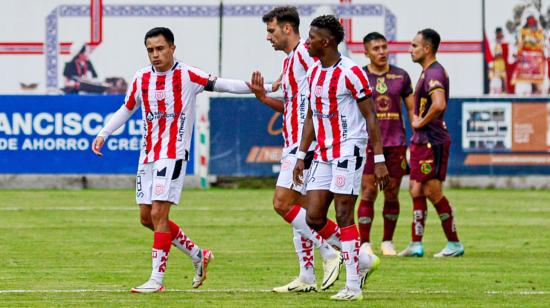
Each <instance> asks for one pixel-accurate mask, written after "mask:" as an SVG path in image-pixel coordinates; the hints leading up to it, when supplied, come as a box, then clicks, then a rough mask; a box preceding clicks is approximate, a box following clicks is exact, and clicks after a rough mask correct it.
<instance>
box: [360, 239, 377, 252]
mask: <svg viewBox="0 0 550 308" xmlns="http://www.w3.org/2000/svg"><path fill="white" fill-rule="evenodd" d="M361 249H362V250H365V251H366V253H368V254H369V255H373V254H374V251H372V245H371V244H370V243H369V242H364V243H363V244H361Z"/></svg>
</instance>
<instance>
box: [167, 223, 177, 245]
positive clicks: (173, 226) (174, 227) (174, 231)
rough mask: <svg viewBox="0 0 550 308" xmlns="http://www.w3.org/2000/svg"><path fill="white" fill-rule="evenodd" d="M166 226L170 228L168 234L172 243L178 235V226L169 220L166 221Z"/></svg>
mask: <svg viewBox="0 0 550 308" xmlns="http://www.w3.org/2000/svg"><path fill="white" fill-rule="evenodd" d="M168 225H169V226H170V234H171V236H172V238H171V240H172V241H173V240H174V239H175V238H177V237H178V235H179V233H180V226H178V225H177V224H176V223H175V222H173V221H171V220H169V221H168Z"/></svg>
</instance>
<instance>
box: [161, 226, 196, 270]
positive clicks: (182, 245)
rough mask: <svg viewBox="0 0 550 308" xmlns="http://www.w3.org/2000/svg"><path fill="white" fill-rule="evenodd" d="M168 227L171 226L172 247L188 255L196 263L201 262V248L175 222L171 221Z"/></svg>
mask: <svg viewBox="0 0 550 308" xmlns="http://www.w3.org/2000/svg"><path fill="white" fill-rule="evenodd" d="M168 225H169V226H170V234H171V239H172V245H174V246H176V247H177V248H178V249H179V250H181V251H183V252H184V253H185V254H186V255H188V256H189V257H190V258H191V260H192V261H193V262H194V263H197V262H199V261H200V260H201V253H200V252H201V249H200V247H199V246H197V245H196V244H195V243H194V242H193V241H192V240H191V239H190V238H189V237H187V235H185V233H183V230H182V229H181V228H180V227H179V226H178V225H177V224H176V223H175V222H173V221H171V220H169V221H168Z"/></svg>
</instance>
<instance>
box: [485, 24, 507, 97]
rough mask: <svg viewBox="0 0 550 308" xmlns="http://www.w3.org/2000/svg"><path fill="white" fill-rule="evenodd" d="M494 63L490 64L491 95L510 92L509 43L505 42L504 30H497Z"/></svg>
mask: <svg viewBox="0 0 550 308" xmlns="http://www.w3.org/2000/svg"><path fill="white" fill-rule="evenodd" d="M492 49H493V62H491V63H490V64H489V80H490V90H489V91H490V93H491V94H503V93H507V91H508V82H509V76H508V74H507V69H508V67H509V64H508V54H509V53H508V51H509V49H508V42H506V41H505V40H504V33H503V32H502V28H501V27H498V28H496V30H495V44H494V45H493V48H492Z"/></svg>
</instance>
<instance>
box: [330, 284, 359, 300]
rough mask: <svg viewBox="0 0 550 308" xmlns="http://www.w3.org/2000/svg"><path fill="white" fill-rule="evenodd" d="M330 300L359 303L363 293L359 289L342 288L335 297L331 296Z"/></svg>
mask: <svg viewBox="0 0 550 308" xmlns="http://www.w3.org/2000/svg"><path fill="white" fill-rule="evenodd" d="M330 299H333V300H337V301H360V300H362V299H363V292H362V291H361V289H359V290H352V289H349V288H348V287H344V288H343V289H342V290H340V291H339V292H338V293H336V294H335V295H333V296H331V297H330Z"/></svg>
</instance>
